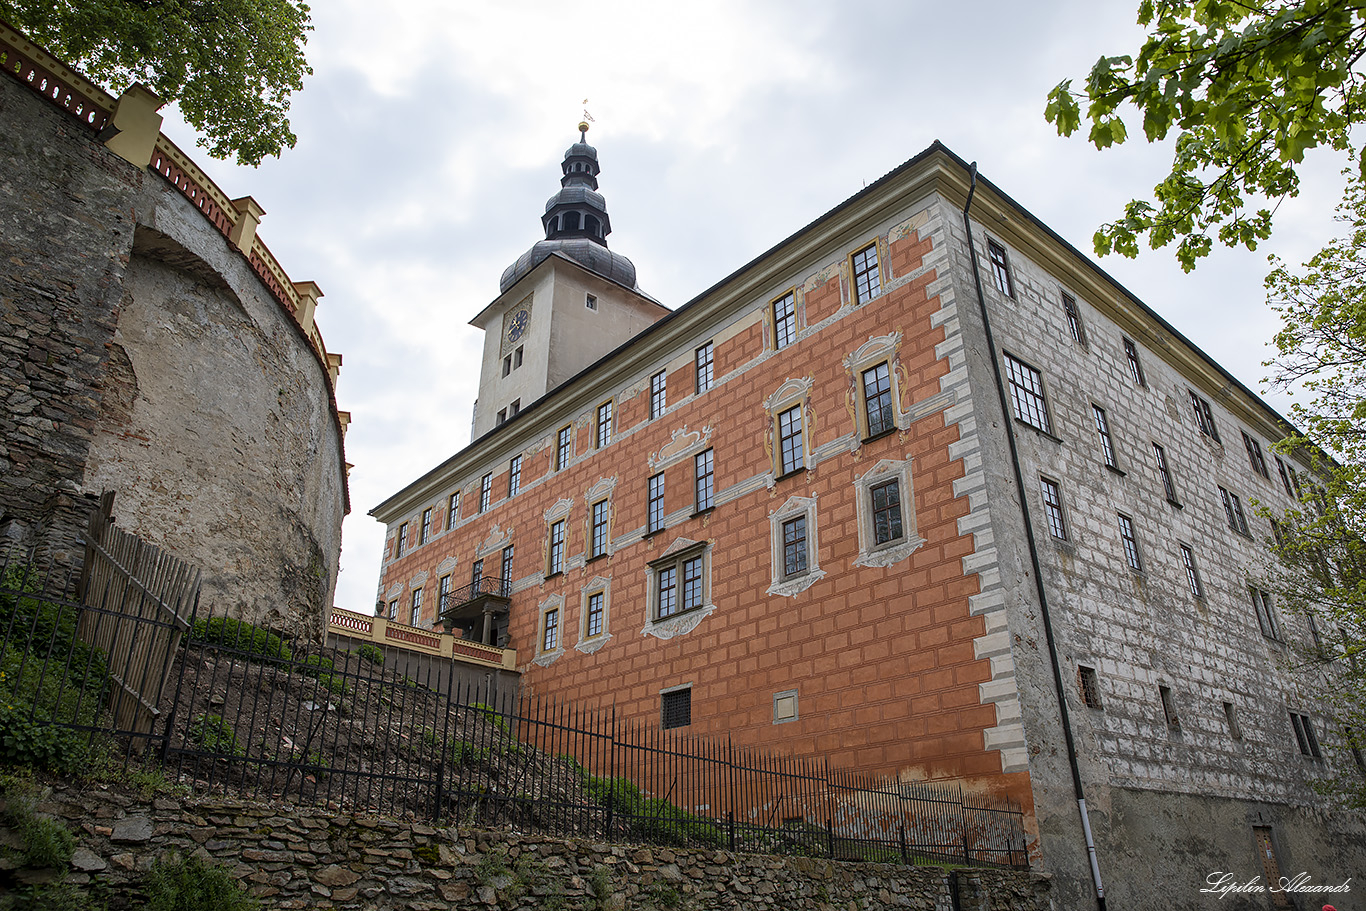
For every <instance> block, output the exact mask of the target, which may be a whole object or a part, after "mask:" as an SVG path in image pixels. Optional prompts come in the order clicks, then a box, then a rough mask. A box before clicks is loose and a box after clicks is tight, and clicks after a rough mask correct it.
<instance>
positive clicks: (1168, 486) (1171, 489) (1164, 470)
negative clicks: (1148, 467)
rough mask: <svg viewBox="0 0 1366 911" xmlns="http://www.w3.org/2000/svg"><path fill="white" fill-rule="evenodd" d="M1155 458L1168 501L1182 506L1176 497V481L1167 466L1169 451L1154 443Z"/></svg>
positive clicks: (1158, 474)
mask: <svg viewBox="0 0 1366 911" xmlns="http://www.w3.org/2000/svg"><path fill="white" fill-rule="evenodd" d="M1153 459H1154V461H1156V463H1157V476H1158V477H1160V478H1161V479H1162V490H1163V492H1164V493H1166V495H1167V502H1168V503H1170V504H1172V505H1173V506H1180V505H1181V502H1180V501H1179V500H1178V499H1177V498H1176V482H1175V481H1173V480H1172V473H1171V470H1170V469H1169V468H1168V467H1167V453H1166V452H1164V451H1163V449H1162V446H1161V444H1159V443H1154V444H1153Z"/></svg>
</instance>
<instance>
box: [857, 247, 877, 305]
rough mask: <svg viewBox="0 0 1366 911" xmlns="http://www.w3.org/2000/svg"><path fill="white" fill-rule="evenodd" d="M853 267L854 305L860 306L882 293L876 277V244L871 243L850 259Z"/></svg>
mask: <svg viewBox="0 0 1366 911" xmlns="http://www.w3.org/2000/svg"><path fill="white" fill-rule="evenodd" d="M851 262H852V263H853V267H854V303H856V304H861V303H863V302H864V301H869V300H872V299H873V298H875V297H877V296H878V295H879V294H881V293H882V280H881V278H880V277H879V276H878V268H877V244H876V243H871V244H869V245H868V246H866V247H864V248H863V249H862V250H860V251H858V252H857V253H855V254H854V255H853V257H852V258H851Z"/></svg>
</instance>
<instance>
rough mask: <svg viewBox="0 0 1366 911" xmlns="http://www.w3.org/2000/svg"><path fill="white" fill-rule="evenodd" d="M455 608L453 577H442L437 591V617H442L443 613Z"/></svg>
mask: <svg viewBox="0 0 1366 911" xmlns="http://www.w3.org/2000/svg"><path fill="white" fill-rule="evenodd" d="M453 606H454V605H452V604H451V577H450V576H448V575H447V576H442V577H441V581H440V582H439V583H437V589H436V614H437V616H438V617H439V616H441V615H442V614H443V613H445V612H446V611H448V610H450V609H451V607H453Z"/></svg>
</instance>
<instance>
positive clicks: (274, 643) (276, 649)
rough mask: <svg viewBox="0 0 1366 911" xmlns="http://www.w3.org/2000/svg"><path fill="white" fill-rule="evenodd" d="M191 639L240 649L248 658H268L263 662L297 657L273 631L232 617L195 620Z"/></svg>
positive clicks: (249, 659)
mask: <svg viewBox="0 0 1366 911" xmlns="http://www.w3.org/2000/svg"><path fill="white" fill-rule="evenodd" d="M190 640H191V641H193V642H205V643H208V644H210V645H219V646H222V647H224V648H231V649H237V650H239V651H242V652H245V653H246V657H247V660H248V661H257V660H261V659H265V660H264V663H267V664H274V663H277V662H281V661H289V660H290V659H291V658H293V657H294V653H293V652H292V651H291V650H290V648H289V646H288V645H286V644H285V641H284V640H283V639H281V638H280V637H279V636H277V635H275V634H274V633H272V632H271V631H270V630H268V629H265V628H264V627H260V626H256V625H254V624H251V623H247V622H246V621H244V620H233V619H232V618H231V617H210V618H209V619H207V620H204V619H200V620H196V621H195V622H194V627H193V628H192V629H191V630H190Z"/></svg>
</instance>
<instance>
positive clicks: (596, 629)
mask: <svg viewBox="0 0 1366 911" xmlns="http://www.w3.org/2000/svg"><path fill="white" fill-rule="evenodd" d="M606 631H607V595H606V593H605V592H600V591H599V592H591V593H590V594H589V595H588V598H587V600H586V602H585V603H584V615H583V635H584V638H586V639H592V638H594V637H597V636H601V635H602V634H603V633H605V632H606Z"/></svg>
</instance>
